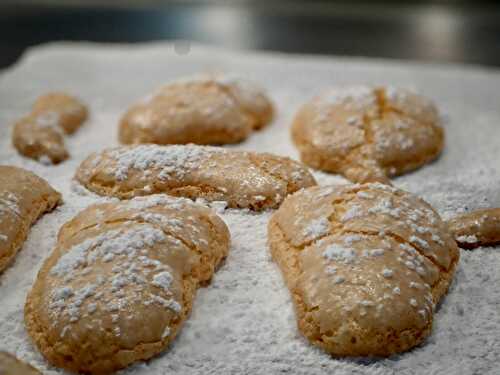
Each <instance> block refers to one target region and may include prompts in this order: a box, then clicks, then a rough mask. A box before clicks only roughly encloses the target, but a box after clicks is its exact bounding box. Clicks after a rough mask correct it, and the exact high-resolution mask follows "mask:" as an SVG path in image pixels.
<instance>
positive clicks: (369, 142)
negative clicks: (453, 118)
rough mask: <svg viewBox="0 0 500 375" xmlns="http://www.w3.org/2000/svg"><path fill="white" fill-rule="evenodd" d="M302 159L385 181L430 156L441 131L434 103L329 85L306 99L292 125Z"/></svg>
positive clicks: (392, 91)
mask: <svg viewBox="0 0 500 375" xmlns="http://www.w3.org/2000/svg"><path fill="white" fill-rule="evenodd" d="M291 132H292V138H293V141H294V143H295V145H296V146H297V148H298V149H299V151H300V156H301V159H302V161H303V162H304V163H305V164H307V165H309V166H311V167H313V168H317V169H320V170H323V171H326V172H333V173H340V174H342V175H344V176H345V177H346V178H347V179H349V180H351V181H353V182H370V181H371V182H373V181H378V182H384V183H387V182H389V179H388V177H390V176H396V175H400V174H403V173H406V172H409V171H411V170H414V169H416V168H419V167H420V166H422V165H424V164H426V163H428V162H430V161H431V160H433V159H435V158H436V157H437V156H438V155H439V154H440V153H441V150H442V148H443V143H444V131H443V129H442V127H441V125H440V118H439V115H438V112H437V109H436V107H435V106H434V104H433V103H432V102H431V101H430V100H428V99H426V98H424V97H422V96H420V95H417V94H415V93H412V92H410V91H407V90H404V89H399V88H397V89H396V88H392V87H368V86H350V87H343V88H337V89H332V90H330V91H328V92H326V93H324V94H323V95H320V96H318V97H316V98H314V99H313V100H311V101H310V102H309V103H306V104H305V105H304V106H303V107H302V108H301V109H300V110H299V112H298V113H297V115H296V117H295V120H294V122H293V125H292V129H291Z"/></svg>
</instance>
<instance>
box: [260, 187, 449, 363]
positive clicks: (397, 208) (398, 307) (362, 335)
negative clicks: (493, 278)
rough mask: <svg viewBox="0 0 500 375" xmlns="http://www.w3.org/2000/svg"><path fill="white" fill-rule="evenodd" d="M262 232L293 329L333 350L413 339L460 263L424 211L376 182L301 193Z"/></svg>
mask: <svg viewBox="0 0 500 375" xmlns="http://www.w3.org/2000/svg"><path fill="white" fill-rule="evenodd" d="M268 235H269V245H270V249H271V253H272V256H273V259H274V260H275V261H276V262H277V263H278V265H279V267H280V269H281V271H282V273H283V276H284V278H285V281H286V283H287V285H288V288H289V289H290V292H291V293H292V297H293V302H294V305H295V310H296V314H297V321H298V326H299V329H300V331H301V332H302V334H303V335H304V336H306V337H307V339H308V340H309V341H310V342H311V343H313V344H314V345H317V346H319V347H321V348H323V349H324V350H325V351H327V352H329V353H332V354H335V355H339V356H389V355H391V354H393V353H398V352H403V351H405V350H408V349H410V348H412V347H414V346H415V345H418V344H419V343H421V342H422V341H423V340H424V339H425V337H426V336H428V335H429V334H430V332H431V327H432V320H433V309H434V306H435V305H436V304H437V303H438V302H439V301H440V299H441V298H442V297H443V295H444V294H445V293H446V291H447V289H448V286H449V284H450V282H451V281H452V278H453V274H454V271H455V268H456V265H457V262H458V259H459V252H458V248H457V246H456V243H455V241H454V239H453V237H452V236H451V234H450V232H449V231H448V228H447V225H446V224H445V223H443V222H442V221H441V219H440V217H439V215H438V214H437V213H436V212H435V211H434V210H433V209H432V207H430V206H429V205H428V204H427V203H425V202H424V201H423V200H421V199H419V198H417V197H415V196H413V195H411V194H409V193H406V192H403V191H401V190H397V189H394V188H392V187H389V186H387V185H383V184H380V183H375V184H373V183H372V184H364V185H347V186H337V187H334V186H323V187H312V188H309V189H305V190H303V191H300V192H298V193H296V194H294V195H292V196H290V197H288V198H287V199H286V200H285V202H284V203H283V205H282V206H281V207H280V209H279V210H278V211H277V212H276V213H275V214H274V215H273V216H272V218H271V220H270V222H269V232H268Z"/></svg>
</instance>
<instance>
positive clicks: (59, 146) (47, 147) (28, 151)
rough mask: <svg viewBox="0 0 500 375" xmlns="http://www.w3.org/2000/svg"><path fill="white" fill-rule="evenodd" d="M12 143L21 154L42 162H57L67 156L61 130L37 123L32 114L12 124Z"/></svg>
mask: <svg viewBox="0 0 500 375" xmlns="http://www.w3.org/2000/svg"><path fill="white" fill-rule="evenodd" d="M12 143H13V144H14V146H15V147H16V149H17V150H18V151H19V153H21V154H22V155H24V156H28V157H30V158H32V159H36V160H39V161H42V162H47V163H49V162H50V163H52V164H58V163H60V162H62V161H64V160H66V159H67V158H68V157H69V153H68V151H67V150H66V147H65V146H64V137H63V135H62V134H61V132H60V131H59V130H58V129H56V128H54V127H53V126H45V125H43V124H39V123H38V121H37V117H35V116H33V115H31V116H27V117H24V118H22V119H21V120H19V121H18V122H17V123H16V124H15V125H14V129H13V131H12ZM46 159H47V160H46Z"/></svg>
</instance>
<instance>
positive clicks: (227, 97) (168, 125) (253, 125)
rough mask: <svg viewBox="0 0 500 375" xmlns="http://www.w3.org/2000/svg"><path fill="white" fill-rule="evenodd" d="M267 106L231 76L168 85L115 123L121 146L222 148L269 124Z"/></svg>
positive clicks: (255, 91)
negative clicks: (195, 145) (179, 145)
mask: <svg viewBox="0 0 500 375" xmlns="http://www.w3.org/2000/svg"><path fill="white" fill-rule="evenodd" d="M272 116H273V106H272V104H271V102H270V101H269V99H268V98H267V97H266V95H265V94H264V92H263V91H262V90H261V89H260V88H258V87H256V86H255V85H254V84H252V83H250V82H248V81H246V80H243V79H239V78H237V77H235V76H231V75H213V76H210V75H200V76H194V77H188V78H184V79H181V80H177V81H174V82H172V83H171V84H169V85H167V86H165V87H163V88H162V89H160V90H159V92H157V93H156V94H155V95H153V96H152V97H151V98H149V99H148V100H145V101H143V102H141V103H138V104H136V105H134V106H132V107H131V108H130V109H129V110H128V111H127V112H126V114H125V115H124V116H123V118H122V119H121V121H120V129H119V139H120V142H122V143H125V144H137V143H156V144H186V143H196V144H228V143H237V142H241V141H243V140H244V139H245V138H247V137H248V136H249V135H250V133H252V131H254V130H257V129H260V128H262V127H263V126H265V125H266V124H267V123H269V122H270V121H271V118H272Z"/></svg>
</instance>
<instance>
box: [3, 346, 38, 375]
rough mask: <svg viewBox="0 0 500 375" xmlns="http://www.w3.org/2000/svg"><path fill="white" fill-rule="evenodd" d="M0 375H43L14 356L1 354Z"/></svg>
mask: <svg viewBox="0 0 500 375" xmlns="http://www.w3.org/2000/svg"><path fill="white" fill-rule="evenodd" d="M0 375H41V373H40V372H38V371H37V370H36V369H35V368H34V367H32V366H30V365H28V364H27V363H24V362H21V361H20V360H18V359H17V358H16V357H14V356H13V355H12V354H9V353H6V352H0Z"/></svg>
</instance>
